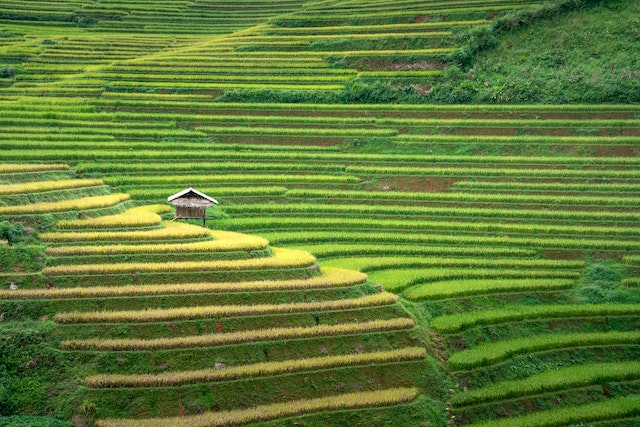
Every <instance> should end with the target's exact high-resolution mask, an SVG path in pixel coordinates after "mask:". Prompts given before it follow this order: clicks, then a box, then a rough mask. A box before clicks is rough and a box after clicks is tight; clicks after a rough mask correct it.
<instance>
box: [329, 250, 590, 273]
mask: <svg viewBox="0 0 640 427" xmlns="http://www.w3.org/2000/svg"><path fill="white" fill-rule="evenodd" d="M487 255H490V254H486V255H485V256H487ZM329 262H330V261H329ZM349 262H350V263H352V264H350V266H351V267H352V268H355V269H357V270H359V271H364V272H372V271H376V270H388V269H392V268H398V269H399V268H413V267H425V268H434V267H439V268H471V269H478V268H485V269H490V268H493V269H511V270H512V271H514V270H540V269H579V268H583V267H584V265H585V263H584V261H568V260H555V259H520V258H515V259H509V258H505V257H501V258H464V257H459V258H446V257H445V254H441V257H426V256H420V255H419V254H415V255H411V256H402V257H397V256H378V257H376V256H367V255H365V254H364V253H360V254H358V256H357V258H356V259H354V260H350V261H349ZM474 271H480V270H474ZM502 271H508V270H502ZM523 274H527V272H525V271H523Z"/></svg>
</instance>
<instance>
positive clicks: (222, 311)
mask: <svg viewBox="0 0 640 427" xmlns="http://www.w3.org/2000/svg"><path fill="white" fill-rule="evenodd" d="M397 301H398V298H397V296H396V295H394V294H390V293H384V292H382V293H379V294H375V295H368V296H364V297H361V298H353V299H344V300H334V301H321V302H305V303H291V304H258V305H224V306H208V307H178V308H171V309H156V310H145V311H139V310H133V311H109V312H68V313H58V314H56V316H55V317H54V320H55V321H56V322H59V323H107V322H114V323H126V322H132V323H133V322H135V323H140V322H159V321H171V320H185V319H186V320H192V319H201V318H211V317H231V316H247V315H251V314H271V313H289V312H297V311H322V310H340V309H351V308H357V307H369V306H375V305H388V304H395V303H396V302H397Z"/></svg>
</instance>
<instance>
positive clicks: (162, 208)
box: [58, 205, 172, 229]
mask: <svg viewBox="0 0 640 427" xmlns="http://www.w3.org/2000/svg"><path fill="white" fill-rule="evenodd" d="M171 210H172V209H171V207H170V206H168V205H149V206H138V207H136V208H131V209H127V210H126V211H124V212H123V213H121V214H117V215H109V216H101V217H98V218H90V219H76V220H72V221H59V222H58V227H60V228H63V229H83V228H90V229H96V228H121V227H150V226H154V225H160V224H161V223H162V218H161V217H160V215H158V214H161V213H168V212H171Z"/></svg>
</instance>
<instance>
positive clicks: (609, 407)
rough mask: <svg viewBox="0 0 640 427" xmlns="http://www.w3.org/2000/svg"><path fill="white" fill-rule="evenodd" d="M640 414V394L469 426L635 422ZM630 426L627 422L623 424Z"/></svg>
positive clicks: (536, 426) (552, 426)
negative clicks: (635, 418)
mask: <svg viewBox="0 0 640 427" xmlns="http://www.w3.org/2000/svg"><path fill="white" fill-rule="evenodd" d="M638 414H640V396H637V395H631V396H625V397H615V398H610V399H605V400H603V401H600V402H595V403H587V404H584V405H576V406H564V407H561V408H555V409H549V410H546V411H540V412H534V413H532V414H528V415H522V416H519V417H511V418H507V419H500V420H492V421H485V422H480V423H474V424H469V425H468V427H512V426H514V425H518V426H526V427H560V426H568V425H586V424H585V423H588V424H589V425H593V424H592V423H598V422H600V421H602V422H605V423H607V424H611V423H614V422H615V421H616V420H627V421H629V422H633V418H634V417H637V416H638ZM619 425H627V424H619Z"/></svg>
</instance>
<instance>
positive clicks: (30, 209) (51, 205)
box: [0, 193, 129, 215]
mask: <svg viewBox="0 0 640 427" xmlns="http://www.w3.org/2000/svg"><path fill="white" fill-rule="evenodd" d="M126 200H129V195H128V194H123V193H115V194H109V195H105V196H94V197H84V198H81V199H71V200H61V201H58V202H40V203H32V204H30V205H17V206H0V215H22V214H41V213H50V212H65V211H79V210H87V209H97V208H104V207H108V206H114V205H117V204H118V203H122V202H124V201H126Z"/></svg>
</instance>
